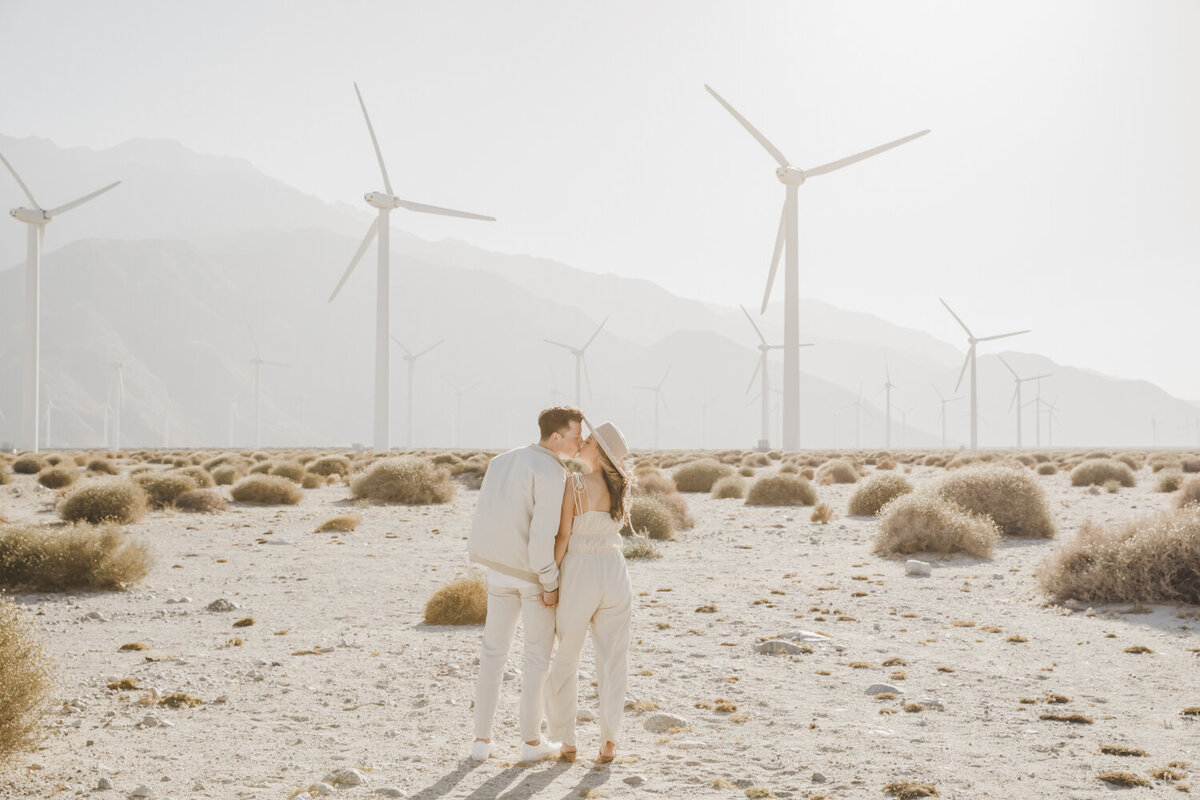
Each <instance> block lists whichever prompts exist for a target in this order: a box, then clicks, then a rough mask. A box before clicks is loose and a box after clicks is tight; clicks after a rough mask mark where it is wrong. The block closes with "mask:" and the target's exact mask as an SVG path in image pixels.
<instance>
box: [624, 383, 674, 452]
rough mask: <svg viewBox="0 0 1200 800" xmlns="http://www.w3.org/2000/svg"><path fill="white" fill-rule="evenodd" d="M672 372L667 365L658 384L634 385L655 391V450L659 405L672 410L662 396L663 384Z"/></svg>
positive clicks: (655, 445) (655, 446)
mask: <svg viewBox="0 0 1200 800" xmlns="http://www.w3.org/2000/svg"><path fill="white" fill-rule="evenodd" d="M670 374H671V368H670V367H667V371H666V372H664V373H663V376H662V380H661V381H659V382H658V385H657V386H635V387H633V388H635V389H646V390H647V391H650V392H654V449H655V450H657V449H658V407H659V405H662V407H663V408H665V409H667V412H668V413H669V412H670V411H671V409H670V407H669V406H668V405H667V401H666V400H664V399H663V396H662V387H663V384H664V383H666V382H667V376H668V375H670Z"/></svg>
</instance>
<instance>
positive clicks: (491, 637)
mask: <svg viewBox="0 0 1200 800" xmlns="http://www.w3.org/2000/svg"><path fill="white" fill-rule="evenodd" d="M541 592H542V590H541V587H540V586H538V585H536V584H530V585H529V587H528V588H521V589H516V588H512V587H507V586H496V585H494V584H492V583H489V584H488V604H487V622H486V623H484V626H483V647H482V648H481V650H480V653H479V677H478V678H477V680H476V682H475V738H476V739H490V738H492V720H493V718H494V717H495V716H496V704H497V703H498V702H499V700H500V684H501V682H503V680H504V665H505V663H506V662H507V661H508V650H509V648H510V647H511V646H512V640H513V634H514V633H516V630H517V620H518V618H520V619H523V620H524V623H525V666H524V667H523V668H522V672H523V675H522V679H521V711H520V725H521V741H523V742H532V741H534V740H536V739H538V738H540V737H541V735H542V715H543V713H544V711H545V689H546V676H547V674H548V673H549V671H550V652H551V650H552V649H553V648H554V609H553V608H546V607H545V606H543V605H542V602H541Z"/></svg>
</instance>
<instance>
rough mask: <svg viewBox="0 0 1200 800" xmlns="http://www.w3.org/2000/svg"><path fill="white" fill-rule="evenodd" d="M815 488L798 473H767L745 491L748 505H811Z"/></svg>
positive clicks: (814, 495) (815, 496)
mask: <svg viewBox="0 0 1200 800" xmlns="http://www.w3.org/2000/svg"><path fill="white" fill-rule="evenodd" d="M816 502H817V490H816V489H814V488H813V485H812V484H811V483H809V482H808V481H807V480H806V479H805V478H803V477H802V476H800V475H768V476H767V477H765V478H759V479H758V480H756V481H755V482H754V484H753V485H752V486H751V487H750V491H749V492H747V493H746V505H748V506H811V505H815V504H816Z"/></svg>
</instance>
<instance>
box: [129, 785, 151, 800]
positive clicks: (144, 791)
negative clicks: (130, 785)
mask: <svg viewBox="0 0 1200 800" xmlns="http://www.w3.org/2000/svg"><path fill="white" fill-rule="evenodd" d="M129 794H130V796H131V797H149V796H150V787H149V786H147V785H146V784H144V783H139V784H138V786H137V788H136V789H134V790H133V791H132V792H130V793H129Z"/></svg>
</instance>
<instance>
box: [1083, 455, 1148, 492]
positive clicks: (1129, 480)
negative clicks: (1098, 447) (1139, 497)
mask: <svg viewBox="0 0 1200 800" xmlns="http://www.w3.org/2000/svg"><path fill="white" fill-rule="evenodd" d="M1113 480H1115V481H1117V482H1118V483H1120V484H1121V485H1122V486H1133V485H1134V484H1135V483H1137V480H1136V479H1135V478H1134V476H1133V470H1131V469H1130V468H1129V465H1128V464H1126V463H1124V462H1122V461H1117V460H1116V459H1115V458H1091V459H1088V460H1087V461H1084V462H1083V463H1081V464H1080V465H1079V466H1077V467H1076V468H1075V469H1073V470H1071V485H1072V486H1095V485H1101V486H1103V485H1104V484H1106V483H1108V482H1109V481H1113Z"/></svg>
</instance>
